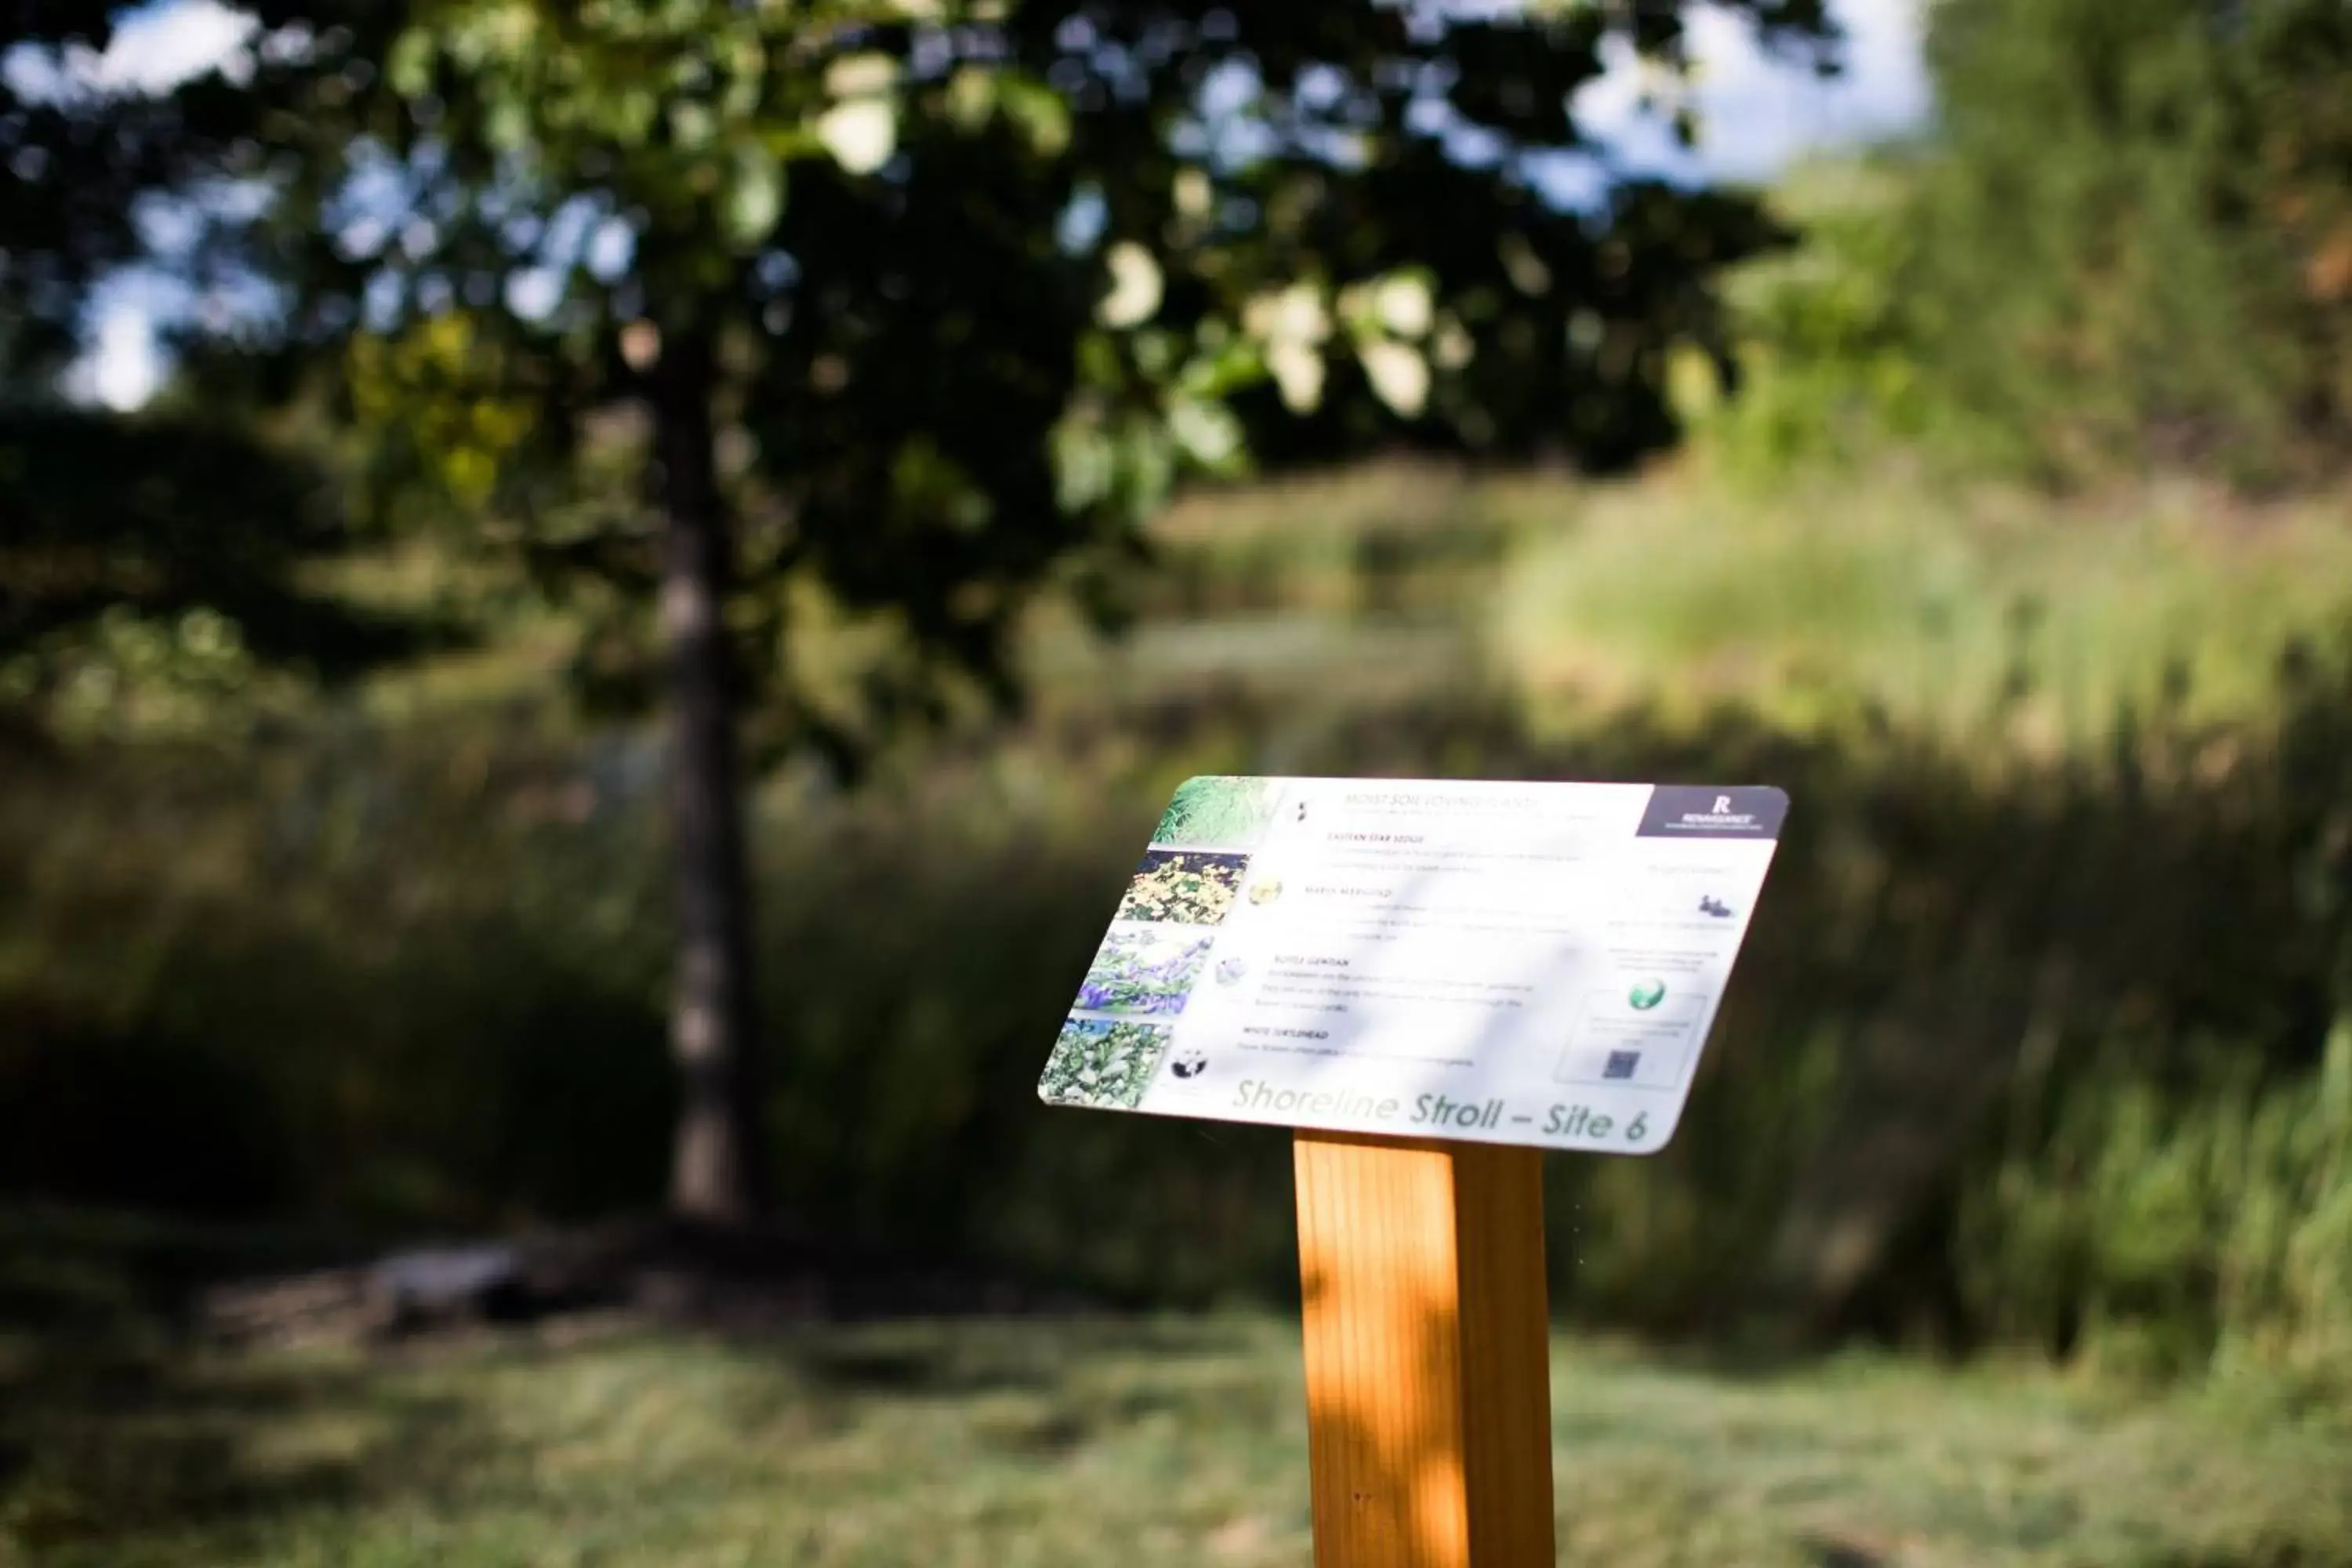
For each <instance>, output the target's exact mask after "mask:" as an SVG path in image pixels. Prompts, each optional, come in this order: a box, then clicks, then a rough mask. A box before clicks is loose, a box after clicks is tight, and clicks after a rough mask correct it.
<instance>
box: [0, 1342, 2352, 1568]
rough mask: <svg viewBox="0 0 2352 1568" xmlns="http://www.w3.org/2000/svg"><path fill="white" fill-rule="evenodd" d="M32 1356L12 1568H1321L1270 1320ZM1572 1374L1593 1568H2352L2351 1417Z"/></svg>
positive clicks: (1564, 1458) (2101, 1396) (1969, 1380)
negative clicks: (1080, 1567) (564, 1567)
mask: <svg viewBox="0 0 2352 1568" xmlns="http://www.w3.org/2000/svg"><path fill="white" fill-rule="evenodd" d="M0 1354H12V1355H13V1356H14V1358H15V1359H14V1360H12V1361H11V1360H0V1563H6V1564H8V1565H9V1568H16V1565H17V1564H32V1563H41V1564H54V1565H55V1568H96V1565H99V1564H106V1565H107V1568H139V1565H142V1564H149V1565H157V1568H163V1565H171V1568H178V1565H182V1564H186V1565H194V1564H199V1563H201V1564H207V1565H213V1564H233V1563H253V1564H261V1563H268V1564H288V1565H291V1564H320V1565H325V1564H335V1565H338V1568H342V1565H350V1568H364V1565H391V1564H410V1563H417V1564H423V1563H432V1564H446V1565H449V1568H474V1565H484V1568H487V1565H488V1564H515V1565H518V1568H520V1565H523V1564H533V1565H538V1564H546V1565H554V1564H582V1565H585V1564H591V1563H593V1564H606V1565H611V1568H620V1565H623V1564H639V1563H644V1564H651V1563H662V1564H681V1565H684V1564H711V1565H716V1564H751V1563H780V1564H782V1563H789V1564H809V1565H819V1564H826V1565H833V1564H838V1565H844V1568H846V1565H848V1564H882V1563H906V1564H923V1565H926V1568H948V1565H953V1564H967V1563H968V1564H972V1565H974V1568H980V1565H983V1564H985V1565H987V1568H1020V1565H1024V1564H1036V1565H1039V1568H1045V1565H1048V1564H1051V1565H1064V1564H1073V1563H1118V1564H1120V1565H1121V1568H1150V1565H1153V1564H1169V1565H1171V1568H1172V1565H1175V1564H1202V1563H1211V1564H1215V1563H1233V1564H1305V1563H1307V1562H1308V1560H1309V1549H1308V1537H1307V1514H1306V1507H1307V1477H1306V1454H1305V1433H1304V1425H1303V1415H1302V1413H1301V1404H1300V1392H1299V1370H1298V1361H1297V1342H1296V1335H1295V1329H1294V1328H1293V1326H1292V1325H1290V1324H1289V1323H1288V1322H1287V1321H1284V1320H1281V1319H1278V1318H1273V1317H1265V1316H1232V1317H1221V1318H1212V1319H1206V1320H1157V1321H1133V1320H1127V1321H1119V1320H1089V1321H1064V1322H1050V1323H1045V1322H969V1323H955V1324H894V1325H886V1326H879V1327H870V1328H862V1329H822V1330H809V1331H786V1332H781V1333H779V1334H777V1335H775V1336H774V1337H772V1338H770V1339H765V1340H761V1341H747V1342H722V1341H719V1340H714V1339H707V1338H700V1337H694V1336H686V1335H680V1334H676V1333H663V1332H658V1331H652V1330H649V1329H646V1328H644V1327H642V1326H638V1325H632V1324H629V1323H625V1322H618V1321H615V1322H609V1323H604V1324H602V1325H594V1324H586V1323H582V1322H575V1323H573V1324H572V1325H570V1326H568V1327H567V1328H565V1329H563V1330H562V1331H551V1332H530V1333H525V1332H515V1333H504V1334H499V1335H496V1336H488V1335H485V1336H483V1337H479V1338H473V1339H466V1340H457V1341H444V1342H438V1343H435V1344H429V1345H421V1346H419V1347H417V1348H415V1349H411V1350H407V1351H403V1352H380V1353H378V1354H375V1355H373V1356H368V1355H362V1354H361V1353H359V1352H351V1351H333V1352H326V1351H310V1352H291V1351H287V1352H271V1353H268V1354H264V1355H256V1356H237V1357H227V1358H222V1359H212V1360H202V1361H198V1362H194V1363H190V1362H185V1361H173V1360H140V1359H135V1358H134V1359H129V1360H125V1359H122V1358H121V1356H120V1355H119V1354H118V1355H116V1356H113V1357H110V1359H107V1360H104V1361H89V1360H87V1359H77V1358H72V1357H62V1358H61V1357H58V1356H56V1355H47V1356H43V1357H41V1358H40V1359H38V1360H37V1361H36V1360H35V1358H34V1347H32V1346H31V1345H30V1344H29V1343H26V1344H21V1345H19V1346H17V1347H16V1350H15V1351H14V1352H0ZM1554 1367H1555V1376H1554V1389H1553V1400H1554V1409H1555V1431H1556V1434H1557V1441H1556V1449H1555V1453H1556V1457H1557V1465H1558V1473H1559V1480H1560V1491H1559V1520H1560V1537H1561V1541H1562V1543H1563V1549H1564V1550H1563V1558H1564V1560H1566V1561H1570V1562H1578V1563H1583V1562H1590V1563H1611V1564H1613V1565H1618V1568H1638V1565H1642V1564H1657V1565H1661V1568H1663V1565H1665V1564H1684V1563H1687V1564H1706V1565H1709V1568H1716V1565H1720V1564H1727V1563H1739V1564H1759V1565H1769V1564H1790V1565H1795V1564H1815V1565H1820V1564H1846V1565H1849V1568H1852V1565H1857V1564H1865V1563H1887V1564H1895V1563H1902V1564H1955V1565H1958V1564H1971V1565H1984V1564H1999V1563H2020V1564H2022V1563H2036V1564H2043V1563H2047V1564H2058V1563H2070V1564H2073V1563H2079V1564H2084V1565H2090V1564H2099V1565H2118V1564H2149V1565H2156V1564H2163V1565H2167V1568H2224V1565H2233V1568H2284V1565H2286V1564H2294V1565H2296V1568H2313V1565H2316V1564H2323V1563H2352V1485H2347V1477H2352V1412H2346V1411H2344V1410H2342V1409H2341V1408H2340V1407H2339V1408H2337V1409H2336V1410H2335V1411H2334V1412H2333V1413H2332V1414H2325V1413H2323V1414H2313V1413H2310V1412H2307V1411H2306V1412H2303V1413H2300V1414H2298V1413H2296V1412H2295V1410H2294V1407H2293V1406H2292V1405H2289V1404H2287V1403H2285V1402H2284V1401H2283V1400H2282V1399H2276V1398H2273V1399H2257V1398H2255V1397H2254V1396H2253V1395H2251V1394H2237V1395H2234V1396H2225V1395H2223V1394H2218V1393H2215V1392H2212V1391H2207V1392H2202V1393H2195V1394H2188V1393H2174V1394H2131V1393H2127V1392H2123V1391H2118V1390H2116V1389H2114V1388H2112V1387H2109V1388H2100V1387H2095V1386H2092V1385H2088V1384H2083V1383H2081V1382H2079V1381H2074V1380H2063V1379H2061V1378H2058V1377H2056V1376H2055V1375H2053V1374H2050V1373H2040V1372H2028V1371H2016V1370H2011V1371H2006V1372H2002V1371H1995V1370H1991V1369H1983V1370H1975V1371H1969V1372H1964V1373H1949V1372H1947V1371H1942V1370H1938V1369H1936V1368H1933V1367H1930V1366H1928V1365H1927V1364H1924V1363H1914V1362H1909V1361H1903V1360H1895V1359H1885V1358H1869V1359H1859V1360H1856V1359H1843V1360H1838V1361H1834V1362H1830V1363H1813V1364H1811V1365H1807V1366H1803V1367H1801V1368H1798V1369H1795V1370H1787V1371H1780V1372H1775V1373H1727V1372H1722V1371H1711V1370H1708V1369H1706V1368H1704V1367H1701V1366H1698V1365H1695V1364H1694V1365H1681V1364H1675V1363H1668V1362H1663V1361H1660V1360H1657V1359H1655V1358H1653V1357H1649V1356H1645V1355H1643V1354H1641V1353H1638V1352H1631V1351H1625V1350H1620V1349H1615V1348H1612V1347H1609V1346H1604V1345H1598V1344H1593V1343H1590V1342H1577V1341H1568V1340H1563V1341H1561V1342H1559V1344H1558V1345H1557V1346H1556V1348H1555V1355H1554Z"/></svg>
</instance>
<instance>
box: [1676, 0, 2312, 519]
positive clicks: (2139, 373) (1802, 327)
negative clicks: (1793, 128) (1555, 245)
mask: <svg viewBox="0 0 2352 1568" xmlns="http://www.w3.org/2000/svg"><path fill="white" fill-rule="evenodd" d="M1927 57H1928V67H1929V71H1930V74H1931V76H1932V78H1933V79H1934V83H1935V89H1936V100H1937V118H1936V124H1935V126H1934V128H1933V130H1932V131H1931V132H1929V133H1927V137H1926V138H1925V139H1924V140H1922V141H1921V142H1918V143H1917V144H1916V145H1913V146H1910V147H1907V148H1902V149H1890V150H1887V151H1885V152H1884V153H1879V154H1875V155H1873V156H1871V157H1868V158H1865V159H1862V160H1859V161H1854V162H1850V163H1842V164H1834V165H1830V166H1824V167H1815V168H1811V169H1805V170H1800V171H1799V172H1798V173H1797V174H1794V175H1792V176H1791V177H1790V179H1789V180H1788V182H1787V183H1786V184H1785V186H1784V187H1783V188H1782V189H1781V190H1780V191H1779V192H1777V193H1775V195H1774V198H1773V205H1774V206H1775V207H1776V209H1777V211H1776V216H1778V217H1779V218H1780V221H1781V222H1783V223H1784V224H1786V225H1787V226H1790V227H1791V228H1793V229H1795V230H1796V231H1797V232H1799V233H1800V234H1801V235H1802V237H1803V238H1802V241H1801V244H1800V245H1799V246H1798V247H1796V248H1795V249H1793V250H1792V251H1788V252H1783V253H1780V254H1779V255H1773V256H1768V257H1765V258H1760V259H1757V260H1751V261H1749V262H1747V263H1745V264H1744V265H1743V267H1742V268H1740V269H1739V271H1738V274H1736V275H1735V279H1734V280H1733V282H1732V284H1731V288H1730V291H1729V295H1728V302H1729V305H1730V310H1729V315H1730V319H1731V322H1732V336H1733V338H1734V341H1735V352H1734V355H1733V357H1734V359H1735V361H1736V363H1737V364H1738V370H1739V384H1738V396H1737V397H1736V398H1734V399H1733V400H1731V402H1730V405H1729V406H1727V407H1724V406H1718V404H1719V403H1720V399H1718V398H1717V396H1716V395H1714V394H1715V390H1716V389H1715V384H1714V382H1713V379H1712V378H1711V377H1707V376H1704V375H1700V376H1696V377H1686V378H1685V388H1684V392H1683V399H1682V401H1683V403H1684V405H1685V415H1686V416H1688V417H1690V418H1692V419H1693V420H1694V422H1695V423H1696V425H1697V426H1699V427H1700V428H1701V430H1702V432H1703V437H1704V445H1705V446H1706V447H1707V448H1709V449H1710V450H1712V451H1713V452H1715V453H1716V454H1717V456H1718V457H1719V458H1721V459H1722V460H1723V461H1724V462H1725V464H1726V466H1727V467H1729V468H1733V469H1734V470H1735V471H1738V472H1740V473H1743V474H1745V475H1748V476H1749V477H1756V476H1764V477H1771V476H1773V475H1776V474H1777V473H1779V472H1780V471H1781V470H1782V469H1784V468H1789V467H1790V466H1797V467H1801V466H1802V465H1804V464H1805V463H1808V462H1818V461H1820V460H1822V459H1824V458H1827V459H1832V460H1845V459H1851V458H1853V457H1854V456H1856V455H1858V454H1859V453H1862V452H1866V451H1868V450H1870V449H1872V448H1874V447H1878V446H1881V445H1884V444H1885V443H1888V442H1890V441H1893V442H1900V443H1903V444H1906V445H1909V446H1913V447H1919V448H1922V449H1924V450H1927V452H1929V453H1931V454H1934V455H1937V456H1940V457H1941V458H1945V459H1948V460H1955V461H1958V462H1959V463H1962V464H1965V465H1970V466H1973V467H1975V468H1979V469H1980V468H1983V467H1984V466H1985V465H1987V464H1989V463H1990V464H1999V465H2000V466H2003V467H2006V468H2011V469H2013V470H2016V471H2019V472H2021V473H2024V474H2027V475H2031V476H2032V477H2036V478H2039V479H2046V480H2060V481H2095V480H2098V479H2103V478H2109V477H2112V476H2114V475H2116V474H2118V473H2122V474H2130V473H2136V472H2138V471H2140V470H2142V469H2144V468H2151V467H2153V468H2161V469H2171V470H2191V471H2197V472H2200V473H2204V474H2208V475H2210V476H2212V477H2214V478H2217V479H2225V480H2228V481H2230V482H2231V483H2234V484H2236V485H2239V486H2241V487H2243V488H2249V489H2264V488H2276V487H2280V486H2284V485H2291V484H2297V483H2309V482H2312V481H2313V480H2315V479H2322V478H2325V477H2326V476H2328V475H2331V474H2334V473H2338V472H2341V471H2342V468H2343V462H2344V453H2345V451H2346V449H2347V445H2346V443H2347V436H2352V377H2348V376H2347V365H2352V352H2347V351H2352V184H2347V181H2346V180H2345V177H2344V168H2345V164H2346V159H2347V155H2352V17H2347V13H2346V12H2345V10H2344V8H2343V7H2342V6H2341V5H2337V4H2336V3H2335V0H2279V3H2276V4H2266V5H2233V6H2216V5H2209V4H2204V3H2202V0H2147V3H2143V4H2136V5H2113V4H2109V3H2107V0H1948V3H1947V4H1942V5H1937V6H1936V7H1935V8H1934V13H1933V16H1932V17H1931V19H1930V22H1929V28H1928V49H1927Z"/></svg>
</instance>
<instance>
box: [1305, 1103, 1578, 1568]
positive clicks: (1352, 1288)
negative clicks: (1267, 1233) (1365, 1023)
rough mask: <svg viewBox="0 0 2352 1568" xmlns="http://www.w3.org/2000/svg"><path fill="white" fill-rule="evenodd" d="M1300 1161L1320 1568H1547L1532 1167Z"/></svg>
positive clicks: (1428, 1152)
mask: <svg viewBox="0 0 2352 1568" xmlns="http://www.w3.org/2000/svg"><path fill="white" fill-rule="evenodd" d="M1294 1152H1295V1157H1296V1161H1297V1181H1298V1274H1299V1282H1300V1284H1301V1286H1302V1287H1303V1288H1304V1291H1305V1298H1306V1300H1305V1312H1304V1318H1305V1326H1306V1340H1307V1453H1308V1459H1309V1462H1310V1464H1311V1465H1312V1467H1313V1472H1314V1474H1313V1483H1312V1485H1313V1493H1314V1506H1315V1563H1316V1568H1551V1563H1552V1561H1553V1556H1552V1553H1553V1535H1552V1491H1551V1382H1550V1353H1549V1352H1550V1347H1549V1310H1548V1307H1547V1301H1546V1296H1545V1289H1544V1241H1543V1152H1542V1151H1541V1150H1538V1149H1516V1148H1506V1147H1502V1146H1499V1145H1494V1144H1484V1143H1441V1142H1422V1141H1408V1140H1401V1139H1392V1138H1372V1137H1360V1136H1356V1135H1353V1134H1349V1133H1339V1132H1314V1131H1300V1132H1298V1133H1297V1139H1296V1142H1295V1145H1294Z"/></svg>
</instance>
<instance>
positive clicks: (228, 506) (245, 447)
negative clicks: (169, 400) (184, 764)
mask: <svg viewBox="0 0 2352 1568" xmlns="http://www.w3.org/2000/svg"><path fill="white" fill-rule="evenodd" d="M356 542H357V541H356V540H355V538H354V536H353V534H352V531H351V530H350V529H349V528H348V527H347V526H346V525H345V522H344V519H343V517H342V513H341V507H340V506H339V504H338V502H337V498H336V497H335V495H334V493H333V490H332V489H331V485H330V484H329V482H328V480H327V479H326V477H325V476H324V475H321V474H320V473H319V472H317V471H316V469H315V468H314V467H313V466H311V465H310V464H308V463H306V462H305V461H304V460H303V458H301V456H300V455H299V454H297V453H289V452H287V451H285V450H283V449H281V448H280V447H278V446H277V445H275V444H272V443H270V442H268V441H265V440H262V439H260V438H258V437H256V436H255V435H254V434H253V433H252V432H251V431H249V430H247V429H245V428H242V427H240V426H237V425H236V424H235V423H233V422H228V421H223V420H216V419H208V418H204V417H201V416H193V415H185V414H182V415H156V416H148V417H142V418H135V419H133V418H120V417H115V416H108V415H104V414H98V413H89V412H84V411H81V410H78V409H71V408H66V407H62V406H56V405H33V406H28V407H19V408H16V409H14V410H9V409H7V408H5V405H0V701H5V700H15V701H18V702H24V703H27V704H29V705H31V706H33V707H34V708H36V709H37V710H38V711H40V712H42V713H43V714H44V715H46V716H47V717H49V718H51V719H53V720H58V721H64V722H65V723H67V724H68V726H69V727H74V728H80V729H89V728H121V729H129V730H133V731H153V730H156V729H159V728H162V729H186V728H196V727H200V726H202V725H204V724H205V722H207V721H220V720H225V719H232V718H234V717H235V716H236V715H237V714H239V713H240V712H242V713H244V714H245V715H247V716H248V717H249V716H251V715H252V714H253V713H255V712H259V711H267V710H268V708H269V707H270V706H271V703H270V700H269V698H270V695H271V694H270V693H268V692H267V691H265V690H263V689H261V688H262V686H263V681H264V679H265V676H264V672H265V670H266V669H268V668H271V667H276V668H287V667H297V668H304V669H307V670H308V671H309V672H310V673H312V674H314V675H320V676H327V677H344V676H350V675H352V674H354V673H356V672H357V671H359V670H362V669H364V668H369V667H370V666H373V665H374V664H377V663H380V662H382V661H383V660H385V659H387V658H392V657H394V656H396V655H398V654H401V653H404V652H409V651H413V650H414V649H415V647H416V646H417V645H418V643H419V642H420V640H421V639H422V637H423V634H424V633H425V629H426V628H425V627H424V626H422V625H420V624H417V623H415V622H409V621H404V620H401V619H398V618H395V617H394V616H390V615H383V614H372V613H370V612H368V611H366V610H364V609H362V608H361V607H359V606H357V605H353V604H352V603H350V602H348V601H346V600H344V599H342V598H341V597H339V596H338V595H334V594H332V593H331V592H329V591H327V590H326V589H325V588H323V587H322V586H321V585H320V584H319V583H318V582H317V581H316V575H317V568H318V567H319V566H320V564H321V563H327V562H331V561H332V560H333V559H335V558H336V557H338V556H341V555H343V554H346V553H348V552H350V551H351V549H352V546H353V545H354V544H355V543H356ZM278 695H279V696H280V697H281V698H282V696H283V694H282V693H280V694H278Z"/></svg>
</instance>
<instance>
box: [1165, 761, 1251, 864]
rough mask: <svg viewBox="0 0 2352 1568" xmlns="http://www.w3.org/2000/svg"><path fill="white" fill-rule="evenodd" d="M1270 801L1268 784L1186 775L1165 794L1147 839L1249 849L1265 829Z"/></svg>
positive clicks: (1243, 779) (1237, 779)
mask: <svg viewBox="0 0 2352 1568" xmlns="http://www.w3.org/2000/svg"><path fill="white" fill-rule="evenodd" d="M1274 806H1275V801H1274V789H1273V786H1272V785H1269V784H1265V783H1264V782H1263V781H1261V780H1258V779H1253V778H1196V779H1186V780H1185V781H1184V782H1183V783H1182V784H1178V785H1177V786H1176V793H1175V794H1174V795H1171V797H1170V798H1169V801H1168V809H1167V810H1166V811H1164V812H1162V813H1161V814H1160V826H1157V827H1155V828H1153V829H1152V830H1151V841H1152V842H1153V843H1154V844H1213V845H1223V846H1227V847H1234V848H1244V849H1245V848H1249V847H1253V846H1255V844H1256V843H1257V841H1258V839H1259V838H1260V837H1262V836H1263V835H1264V834H1265V828H1266V824H1267V823H1268V822H1269V821H1270V820H1272V818H1273V816H1274Z"/></svg>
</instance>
